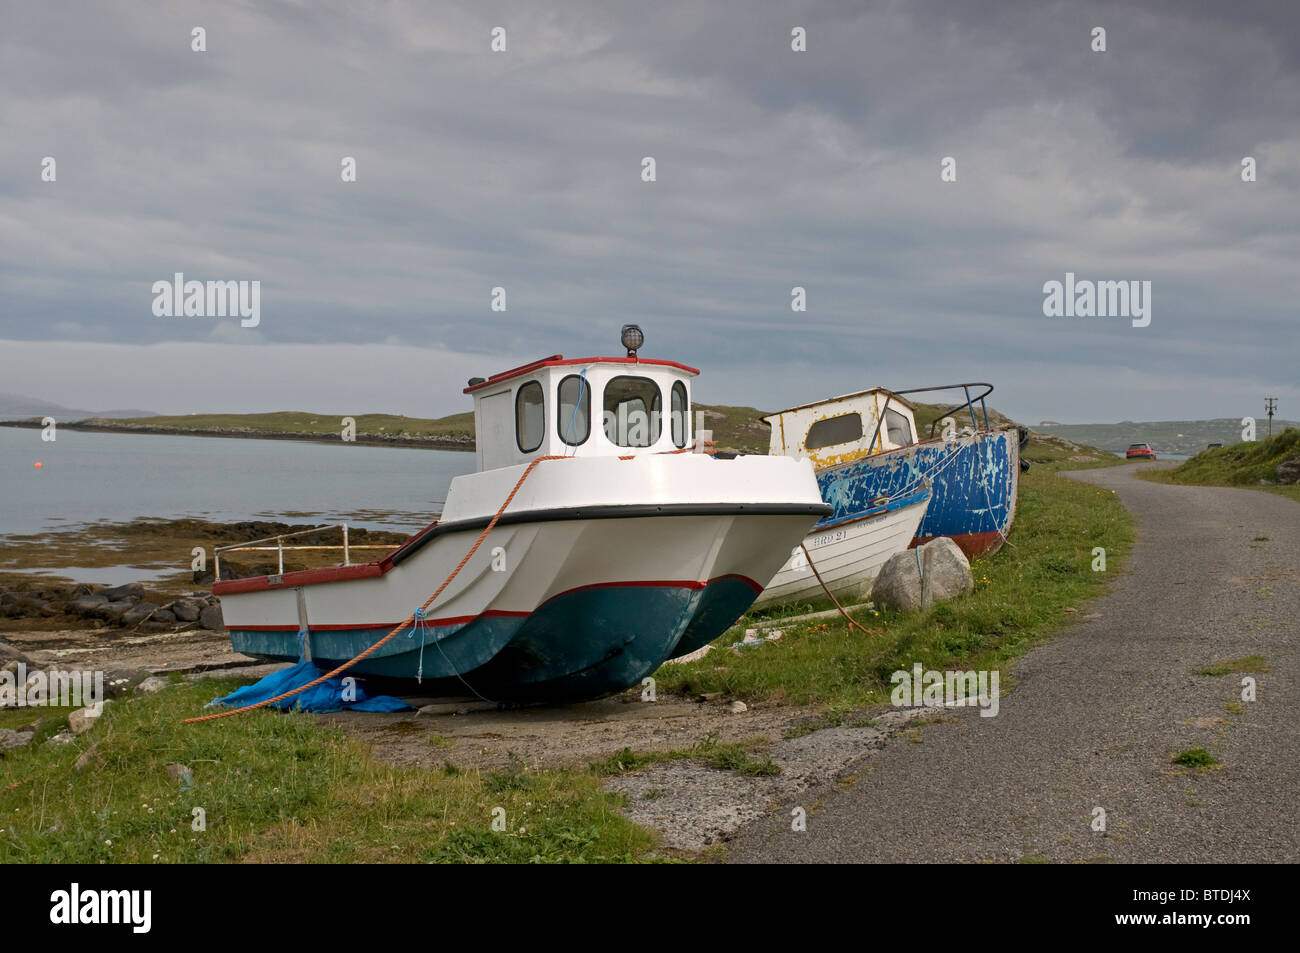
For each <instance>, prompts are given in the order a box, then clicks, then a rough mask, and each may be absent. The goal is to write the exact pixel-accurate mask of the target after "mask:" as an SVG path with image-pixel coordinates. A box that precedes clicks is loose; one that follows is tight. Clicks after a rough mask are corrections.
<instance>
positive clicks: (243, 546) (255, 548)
mask: <svg viewBox="0 0 1300 953" xmlns="http://www.w3.org/2000/svg"><path fill="white" fill-rule="evenodd" d="M334 529H337V530H342V531H343V542H342V543H341V544H338V545H323V546H320V545H316V546H286V545H284V541H285V540H286V539H293V538H294V537H296V536H314V535H316V534H317V533H328V532H329V531H330V530H334ZM261 543H275V545H274V546H262V545H259V544H261ZM392 548H393V547H392V545H391V544H387V545H386V544H382V543H381V544H372V545H357V544H349V543H348V524H347V523H339V524H338V525H337V526H317V527H314V528H313V529H303V530H298V531H297V532H296V533H281V534H279V535H278V536H267V537H265V538H264V539H254V540H250V541H249V542H247V543H235V544H233V545H230V546H218V547H216V548H215V549H214V550H213V551H212V555H213V578H214V579H215V580H216V581H217V582H220V581H221V554H222V553H233V552H263V553H277V554H278V557H279V558H278V564H279V569H278V572H279V574H280V575H284V554H285V551H286V550H288V551H289V552H295V551H298V550H309V549H341V550H343V565H345V566H350V565H352V550H354V549H383V550H391V549H392Z"/></svg>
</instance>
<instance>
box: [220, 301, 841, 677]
mask: <svg viewBox="0 0 1300 953" xmlns="http://www.w3.org/2000/svg"><path fill="white" fill-rule="evenodd" d="M642 341H643V336H642V334H641V331H640V329H639V328H636V327H635V326H628V327H626V328H624V333H623V343H624V345H625V347H626V348H627V354H626V356H624V357H600V358H583V359H576V360H575V359H566V358H564V357H562V356H561V355H558V354H556V355H552V356H550V357H547V358H543V359H542V360H539V361H535V362H533V363H531V364H528V365H525V366H523V367H516V368H513V369H512V370H509V371H505V372H502V373H500V374H496V375H494V376H492V377H490V378H487V379H482V378H475V379H473V380H471V381H470V382H469V386H468V387H467V388H466V389H465V392H466V393H467V394H470V395H471V396H472V397H473V398H474V419H475V426H476V430H477V450H476V454H477V465H478V469H477V472H475V473H472V474H469V475H466V476H460V477H457V478H456V479H455V480H453V481H452V483H451V487H450V489H449V490H448V493H447V501H446V504H445V507H444V509H443V512H442V516H441V519H440V520H439V521H438V522H436V523H433V524H431V525H430V526H428V527H427V528H425V529H424V530H423V531H421V532H420V533H417V534H416V535H415V536H413V537H411V538H410V539H409V540H407V541H406V542H405V543H403V544H402V545H401V546H399V547H397V548H396V549H394V550H393V551H391V552H388V553H386V554H385V555H383V556H382V557H380V558H378V559H376V560H374V561H372V562H362V563H352V562H351V560H350V553H349V552H348V551H347V550H344V558H343V562H342V564H340V565H337V566H332V567H329V568H323V569H309V570H303V571H297V572H294V571H289V572H285V571H283V567H282V566H281V569H282V571H281V572H277V573H275V574H271V575H262V576H255V577H252V578H242V579H222V578H220V560H218V567H217V568H218V580H219V581H218V582H216V583H215V584H214V586H213V592H214V593H216V594H217V595H218V596H220V597H221V602H222V610H223V613H224V618H225V623H226V627H227V628H228V629H229V630H230V634H231V642H232V644H233V647H234V648H235V650H236V651H239V652H243V653H245V654H249V655H254V656H262V657H268V658H277V659H296V658H298V657H300V656H301V655H302V654H306V655H308V656H309V657H310V658H312V659H313V660H314V661H316V662H317V663H318V664H319V665H321V666H322V667H325V666H328V665H330V664H334V663H342V662H346V661H349V660H351V659H353V658H354V657H355V656H357V655H359V654H362V653H364V652H366V651H367V649H369V648H370V647H372V646H373V645H374V644H375V643H376V642H377V641H378V640H379V639H381V638H382V637H383V636H385V635H387V634H388V633H390V632H392V631H393V630H394V629H397V628H398V627H400V631H398V632H397V634H396V635H394V636H393V637H392V638H390V639H389V640H388V641H387V642H385V643H383V644H382V645H381V646H380V647H379V648H378V649H374V650H373V651H372V652H370V654H368V655H366V657H365V658H363V659H362V660H360V661H358V662H356V663H355V665H354V666H353V667H352V671H355V672H356V673H358V674H375V675H390V676H400V677H421V678H443V677H455V678H458V679H460V680H461V681H463V682H464V683H465V684H466V685H468V686H469V687H471V688H472V689H473V690H474V691H476V692H479V693H481V694H484V695H487V696H489V697H493V698H497V699H520V700H524V699H534V698H545V699H572V698H584V697H595V696H599V695H602V694H606V693H609V692H613V691H619V690H621V689H624V688H627V687H629V686H631V685H635V684H637V683H638V682H639V681H640V679H641V678H642V677H644V676H645V675H647V674H649V673H650V672H652V671H654V669H656V668H657V667H658V666H659V665H660V664H661V663H662V662H663V661H665V660H666V659H667V658H669V657H672V656H676V655H681V654H685V653H687V652H690V651H693V650H694V649H697V648H699V647H701V646H703V645H704V644H706V643H708V642H709V641H711V640H712V639H714V638H715V637H717V636H718V635H719V634H721V633H722V632H723V631H725V630H726V629H727V628H728V627H729V626H730V625H731V624H732V623H733V622H734V621H735V620H736V619H737V618H738V617H739V616H740V615H741V613H743V612H744V611H745V610H746V609H747V608H749V606H750V605H751V604H752V602H753V601H754V599H755V598H756V597H757V596H758V594H759V593H760V592H761V591H762V589H763V587H764V585H766V584H767V582H768V581H769V580H770V579H771V578H772V576H773V575H774V574H775V573H776V572H777V570H778V569H779V568H780V566H781V563H782V562H783V561H784V554H785V553H788V552H789V551H790V549H791V547H792V546H794V545H795V544H796V543H797V542H798V541H799V540H801V539H802V538H803V537H804V535H805V534H806V533H807V532H808V529H809V527H810V526H812V525H813V524H814V523H815V522H816V521H817V520H818V519H819V518H821V517H823V516H826V515H827V514H829V513H830V512H831V507H830V506H828V505H827V504H826V503H825V502H823V500H822V498H821V493H820V491H819V490H818V487H817V481H816V479H815V478H814V475H813V468H812V464H811V463H809V462H808V461H806V460H794V459H788V458H777V457H761V456H746V457H740V458H737V459H733V460H720V459H717V458H715V457H714V456H711V455H710V454H708V453H707V452H701V451H704V450H705V449H706V447H705V446H704V439H702V437H703V436H704V435H701V434H697V433H695V432H694V428H693V426H692V415H691V399H690V393H691V384H692V381H693V379H694V378H695V376H696V375H697V374H698V373H699V372H698V371H697V370H696V369H695V368H692V367H688V366H687V365H684V364H679V363H676V362H674V361H665V360H649V359H645V358H641V357H639V356H638V354H637V350H638V348H639V347H640V346H641V344H642ZM507 500H508V505H505V506H504V508H503V503H506V501H507ZM494 519H495V523H493V520H494ZM489 525H491V529H490V531H489V532H488V533H487V535H486V537H485V538H483V539H482V541H481V543H480V545H479V546H478V547H477V548H476V549H473V550H472V554H470V555H468V557H467V554H469V553H471V548H472V546H473V544H474V543H475V541H476V539H478V538H479V536H480V535H481V534H482V533H483V532H484V530H485V529H486V528H487V527H489ZM263 542H265V541H263ZM345 545H346V544H345ZM248 547H249V544H244V546H241V547H229V548H228V549H230V550H233V549H239V548H248ZM275 548H277V549H285V548H288V549H291V548H292V547H285V546H284V540H283V539H279V540H277V541H276V546H275ZM218 555H219V556H220V555H221V554H218ZM226 555H227V557H229V552H227V553H226ZM462 561H464V562H463V567H462V568H460V569H459V571H457V567H458V566H460V565H461V563H462ZM447 579H450V580H451V581H450V582H449V583H447V584H446V588H445V589H444V590H443V591H442V592H441V594H440V595H439V596H438V598H437V599H436V601H434V602H433V603H432V604H431V605H429V606H428V607H427V609H422V608H421V607H422V606H423V605H424V603H425V602H426V600H428V598H429V597H430V596H431V595H432V594H434V593H435V592H436V591H437V588H438V587H439V586H440V585H441V584H443V583H444V580H447ZM417 610H418V611H417ZM404 620H405V621H404Z"/></svg>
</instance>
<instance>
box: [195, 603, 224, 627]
mask: <svg viewBox="0 0 1300 953" xmlns="http://www.w3.org/2000/svg"><path fill="white" fill-rule="evenodd" d="M199 625H201V626H203V628H205V629H211V630H212V631H214V632H220V631H221V630H222V629H224V628H225V627H226V624H225V622H224V621H223V620H222V618H221V606H208V607H207V608H206V609H204V610H203V611H202V612H200V613H199Z"/></svg>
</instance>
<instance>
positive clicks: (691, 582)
mask: <svg viewBox="0 0 1300 953" xmlns="http://www.w3.org/2000/svg"><path fill="white" fill-rule="evenodd" d="M317 571H319V570H317ZM724 579H739V580H740V581H741V582H743V583H745V584H746V585H748V586H749V587H750V588H752V589H753V590H754V593H755V594H756V595H757V594H758V593H761V592H762V591H763V587H762V586H760V585H759V584H758V583H756V582H755V581H754V580H752V579H750V578H749V577H748V576H742V575H740V574H739V573H734V572H733V573H726V574H724V575H721V576H715V577H714V578H712V579H710V580H709V581H708V582H700V581H699V580H698V579H634V580H630V581H626V582H593V583H591V584H590V585H587V586H576V587H574V588H573V589H566V590H564V591H563V592H558V593H556V594H555V595H553V596H551V598H549V599H547V600H546V602H543V603H542V606H544V605H546V604H547V603H549V602H554V601H555V600H556V599H558V598H560V597H561V596H567V595H569V594H570V593H574V592H583V591H585V590H587V589H615V588H624V587H627V586H660V587H667V586H673V587H676V588H679V589H704V588H706V587H708V586H711V585H713V584H714V583H715V582H721V581H722V580H724ZM233 581H235V582H253V581H255V580H251V579H237V580H233ZM542 606H538V607H537V608H538V609H540V608H541V607H542ZM533 611H534V612H535V611H536V610H533ZM532 614H533V613H532V612H521V611H513V610H508V609H488V610H487V611H485V612H480V613H479V614H478V615H462V616H449V617H448V618H445V619H426V620H425V625H460V624H463V623H466V622H473V621H474V620H475V619H480V618H484V617H487V616H508V617H516V618H518V617H521V616H530V615H532ZM400 624H401V623H399V622H358V623H356V624H355V625H335V624H332V623H331V624H329V625H311V624H310V623H308V626H307V628H308V630H309V631H311V632H339V631H346V630H350V629H394V628H396V627H397V626H398V625H400ZM231 628H232V629H238V630H239V631H241V632H297V631H298V626H296V625H235V626H231Z"/></svg>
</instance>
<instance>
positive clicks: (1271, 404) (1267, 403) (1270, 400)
mask: <svg viewBox="0 0 1300 953" xmlns="http://www.w3.org/2000/svg"><path fill="white" fill-rule="evenodd" d="M1264 409H1265V410H1266V411H1268V435H1269V436H1270V437H1271V436H1273V413H1274V411H1276V410H1277V398H1276V397H1265V398H1264Z"/></svg>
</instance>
